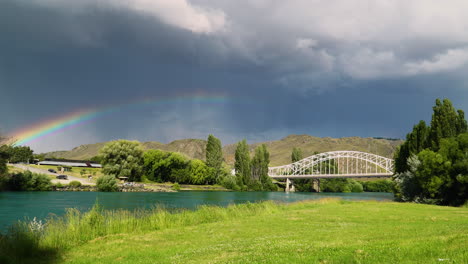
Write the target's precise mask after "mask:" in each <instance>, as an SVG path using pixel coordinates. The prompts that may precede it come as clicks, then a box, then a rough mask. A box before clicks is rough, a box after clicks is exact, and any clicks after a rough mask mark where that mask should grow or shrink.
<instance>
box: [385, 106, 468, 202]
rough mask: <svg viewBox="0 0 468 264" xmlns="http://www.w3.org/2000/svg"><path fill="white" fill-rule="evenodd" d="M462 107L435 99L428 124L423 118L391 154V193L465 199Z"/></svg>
mask: <svg viewBox="0 0 468 264" xmlns="http://www.w3.org/2000/svg"><path fill="white" fill-rule="evenodd" d="M466 132H467V122H466V120H465V118H464V112H463V111H462V110H458V111H455V109H454V107H453V106H452V103H451V102H450V101H449V100H448V99H444V100H443V102H441V101H440V100H439V99H437V100H436V105H435V106H434V107H433V115H432V120H431V126H430V127H429V128H428V127H425V124H424V122H423V121H421V122H420V123H419V124H418V125H417V126H415V127H414V128H413V131H412V132H411V133H410V134H408V135H407V141H406V142H405V143H404V144H403V145H402V146H401V147H400V149H399V151H398V152H397V153H396V155H395V169H396V173H397V174H396V175H395V177H394V181H395V186H394V192H395V197H396V198H397V199H398V200H400V201H415V202H423V203H435V204H444V205H461V204H464V203H465V202H466V200H467V199H468V179H467V178H468V166H467V165H468V154H467V153H468V134H467V133H466Z"/></svg>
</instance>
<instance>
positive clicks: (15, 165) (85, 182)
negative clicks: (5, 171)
mask: <svg viewBox="0 0 468 264" xmlns="http://www.w3.org/2000/svg"><path fill="white" fill-rule="evenodd" d="M9 165H11V166H14V167H16V168H19V169H22V170H29V171H31V172H35V173H41V174H47V175H54V176H58V175H60V174H58V173H53V172H49V171H48V170H46V169H39V168H34V167H29V166H27V165H24V164H9ZM64 174H65V175H66V173H64ZM67 176H68V180H59V179H53V180H52V183H58V182H60V183H62V184H68V183H70V182H71V181H79V182H81V184H85V185H96V184H95V183H94V182H93V181H89V180H88V179H83V178H78V177H75V176H70V175H67Z"/></svg>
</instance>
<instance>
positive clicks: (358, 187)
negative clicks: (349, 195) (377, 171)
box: [350, 180, 363, 192]
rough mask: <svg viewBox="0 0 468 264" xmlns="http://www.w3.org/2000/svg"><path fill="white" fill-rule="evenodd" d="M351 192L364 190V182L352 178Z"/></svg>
mask: <svg viewBox="0 0 468 264" xmlns="http://www.w3.org/2000/svg"><path fill="white" fill-rule="evenodd" d="M350 187H351V192H363V187H362V184H360V183H359V182H357V181H355V180H351V182H350Z"/></svg>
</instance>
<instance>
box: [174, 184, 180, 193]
mask: <svg viewBox="0 0 468 264" xmlns="http://www.w3.org/2000/svg"><path fill="white" fill-rule="evenodd" d="M172 189H174V190H176V191H180V185H179V184H178V183H177V182H176V183H174V185H172Z"/></svg>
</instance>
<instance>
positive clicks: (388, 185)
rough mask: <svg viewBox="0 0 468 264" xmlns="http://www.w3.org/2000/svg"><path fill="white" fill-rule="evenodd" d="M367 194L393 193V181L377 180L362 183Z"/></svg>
mask: <svg viewBox="0 0 468 264" xmlns="http://www.w3.org/2000/svg"><path fill="white" fill-rule="evenodd" d="M360 183H361V184H362V187H363V188H364V191H365V192H392V191H393V185H394V183H393V181H391V180H388V179H387V180H377V181H360Z"/></svg>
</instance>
